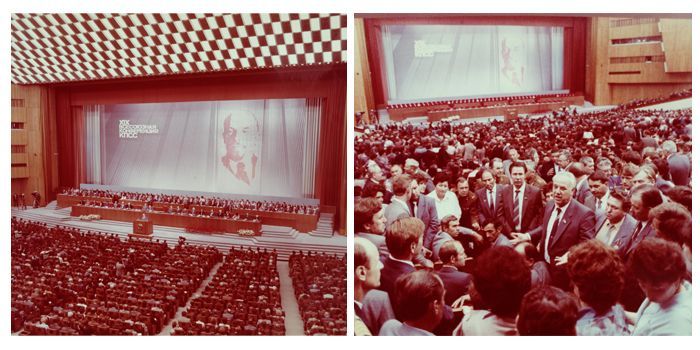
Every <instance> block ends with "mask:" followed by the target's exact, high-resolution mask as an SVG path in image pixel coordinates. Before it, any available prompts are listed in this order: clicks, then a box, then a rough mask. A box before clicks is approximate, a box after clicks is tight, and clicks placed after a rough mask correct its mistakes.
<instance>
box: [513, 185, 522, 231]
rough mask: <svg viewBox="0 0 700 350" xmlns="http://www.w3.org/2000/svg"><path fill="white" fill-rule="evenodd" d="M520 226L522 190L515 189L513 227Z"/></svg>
mask: <svg viewBox="0 0 700 350" xmlns="http://www.w3.org/2000/svg"><path fill="white" fill-rule="evenodd" d="M518 226H520V190H519V189H518V190H515V198H513V227H518Z"/></svg>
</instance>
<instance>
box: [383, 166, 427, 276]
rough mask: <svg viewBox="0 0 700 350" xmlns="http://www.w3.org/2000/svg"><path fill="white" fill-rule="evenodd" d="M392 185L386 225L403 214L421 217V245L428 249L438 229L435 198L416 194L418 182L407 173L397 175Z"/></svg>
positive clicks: (386, 211) (389, 224)
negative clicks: (422, 228)
mask: <svg viewBox="0 0 700 350" xmlns="http://www.w3.org/2000/svg"><path fill="white" fill-rule="evenodd" d="M392 187H393V188H392V189H393V192H394V197H392V198H391V203H390V204H389V205H388V206H387V207H386V210H385V213H384V215H385V216H386V220H387V225H388V226H391V224H392V223H393V222H394V221H396V219H398V218H399V217H404V216H410V217H416V218H419V219H421V221H423V223H424V224H425V232H424V235H423V247H425V248H426V249H430V248H431V247H432V244H433V239H434V238H435V235H436V234H437V233H438V231H439V230H440V222H439V221H438V218H437V209H436V208H435V200H434V199H432V198H430V197H427V196H424V195H419V194H417V190H416V189H417V188H418V183H417V182H416V180H414V179H412V178H411V176H410V175H407V174H404V175H401V176H399V177H398V178H397V179H396V181H394V183H393V184H392ZM429 267H432V266H429Z"/></svg>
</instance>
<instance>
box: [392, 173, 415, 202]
mask: <svg viewBox="0 0 700 350" xmlns="http://www.w3.org/2000/svg"><path fill="white" fill-rule="evenodd" d="M411 181H413V180H412V179H411V175H408V174H402V175H400V176H399V177H398V178H397V179H396V180H394V182H392V184H391V190H392V192H393V193H394V195H395V196H399V197H401V196H403V195H405V194H406V192H408V191H410V188H411Z"/></svg>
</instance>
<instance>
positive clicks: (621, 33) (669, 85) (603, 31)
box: [586, 17, 692, 105]
mask: <svg viewBox="0 0 700 350" xmlns="http://www.w3.org/2000/svg"><path fill="white" fill-rule="evenodd" d="M611 19H613V18H610V17H592V18H591V20H590V21H589V23H590V28H589V29H588V31H589V33H590V35H589V40H590V43H589V45H590V47H591V49H590V50H587V55H588V56H587V57H586V62H587V63H586V69H587V71H586V77H587V79H588V80H590V79H591V78H592V79H594V81H589V82H587V85H586V97H587V98H588V99H589V101H591V102H592V103H593V104H595V105H609V104H619V103H624V102H627V101H629V100H633V99H639V98H646V97H658V96H661V95H664V94H670V93H671V92H675V91H678V90H682V89H684V88H685V87H690V83H691V81H692V73H691V72H690V60H691V57H692V56H691V54H690V41H691V39H690V35H689V33H690V22H691V21H690V19H673V20H669V19H660V22H658V23H656V22H655V23H639V21H637V22H636V23H634V24H629V25H625V26H620V27H612V26H611V23H610V22H611ZM681 28H685V29H683V30H684V33H685V37H683V38H681V37H680V35H678V34H677V33H676V32H679V31H681ZM664 30H665V31H666V32H667V33H668V34H667V35H664V34H663V32H664ZM659 33H661V35H662V42H661V43H645V44H623V45H612V39H622V38H637V37H644V36H654V35H659ZM685 41H687V46H686V44H684V42H685ZM670 50H672V51H670ZM669 54H670V55H671V56H673V55H674V54H677V55H678V57H679V58H677V59H676V58H674V57H669ZM647 56H656V57H654V59H655V60H656V59H658V58H659V57H658V56H665V60H666V62H663V61H655V62H650V63H646V62H635V63H610V62H611V58H626V57H630V58H634V59H640V58H642V59H643V58H646V57H647ZM686 61H687V62H688V63H686ZM670 65H672V66H673V69H687V71H685V72H682V73H671V74H669V72H670V71H671V67H670ZM686 65H687V67H686ZM678 67H682V68H678ZM625 72H627V73H625ZM633 72H634V74H629V73H633ZM636 72H638V73H636ZM610 73H613V74H610ZM615 73H619V74H615ZM591 97H592V99H590V98H591Z"/></svg>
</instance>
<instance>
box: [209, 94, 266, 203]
mask: <svg viewBox="0 0 700 350" xmlns="http://www.w3.org/2000/svg"><path fill="white" fill-rule="evenodd" d="M227 107H228V108H226V107H224V108H222V109H221V110H219V112H218V113H217V129H218V130H217V138H216V140H217V142H216V150H217V156H216V157H217V160H218V161H217V162H216V183H217V187H218V188H219V189H220V190H221V191H222V192H236V193H260V177H261V174H260V168H261V159H260V157H261V155H262V135H263V133H262V127H263V125H262V120H261V119H262V118H260V117H262V116H256V115H255V113H254V112H252V111H249V110H242V109H240V108H235V106H227Z"/></svg>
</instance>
